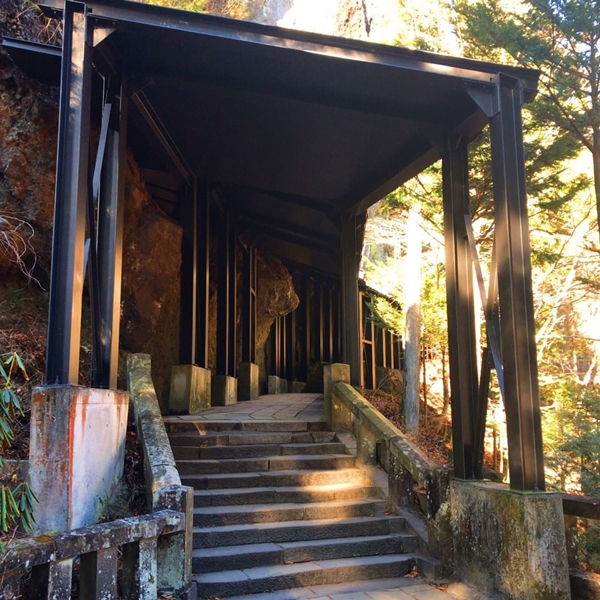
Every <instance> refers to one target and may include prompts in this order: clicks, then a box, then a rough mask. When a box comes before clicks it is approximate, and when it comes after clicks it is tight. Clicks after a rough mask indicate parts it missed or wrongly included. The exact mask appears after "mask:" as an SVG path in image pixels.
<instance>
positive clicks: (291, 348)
mask: <svg viewBox="0 0 600 600" xmlns="http://www.w3.org/2000/svg"><path fill="white" fill-rule="evenodd" d="M285 321H286V323H285V330H286V337H285V343H286V350H285V357H286V361H287V369H286V373H285V378H286V379H287V380H288V381H295V380H296V378H297V369H296V311H295V310H294V311H292V312H290V313H288V314H287V315H285Z"/></svg>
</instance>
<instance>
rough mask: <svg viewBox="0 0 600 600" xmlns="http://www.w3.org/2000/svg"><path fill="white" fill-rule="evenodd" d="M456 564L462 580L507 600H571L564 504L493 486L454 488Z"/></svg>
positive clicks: (544, 496) (456, 482) (456, 485)
mask: <svg viewBox="0 0 600 600" xmlns="http://www.w3.org/2000/svg"><path fill="white" fill-rule="evenodd" d="M450 489H451V491H450V506H451V517H450V519H451V526H452V531H453V538H454V560H455V564H456V569H457V571H458V573H459V575H460V576H461V579H463V580H464V581H466V582H467V583H470V584H472V585H474V586H475V587H477V588H479V589H480V590H482V591H483V592H485V593H487V594H490V595H498V596H500V597H501V598H506V599H507V600H508V599H510V600H512V599H514V600H545V599H547V598H552V600H568V599H570V598H571V593H570V589H569V566H568V561H567V550H566V542H565V529H564V520H563V510H562V501H561V498H560V497H559V496H558V495H556V494H545V493H519V492H515V491H512V490H510V489H509V487H508V486H506V485H502V484H497V483H488V482H467V481H459V480H454V481H452V482H451V488H450Z"/></svg>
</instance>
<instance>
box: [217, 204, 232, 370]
mask: <svg viewBox="0 0 600 600" xmlns="http://www.w3.org/2000/svg"><path fill="white" fill-rule="evenodd" d="M219 220H220V222H219V230H220V231H219V248H218V265H219V277H218V281H217V375H229V370H230V368H229V367H230V365H229V357H230V348H229V344H230V339H231V336H230V332H229V329H230V327H231V322H230V320H231V316H230V312H229V311H230V310H231V301H230V298H229V296H230V294H231V289H230V287H229V285H230V283H231V276H230V273H229V269H230V267H231V260H230V257H229V253H230V252H231V241H230V239H229V238H230V235H231V229H230V226H229V215H227V213H225V212H223V213H222V214H221V215H220V217H219Z"/></svg>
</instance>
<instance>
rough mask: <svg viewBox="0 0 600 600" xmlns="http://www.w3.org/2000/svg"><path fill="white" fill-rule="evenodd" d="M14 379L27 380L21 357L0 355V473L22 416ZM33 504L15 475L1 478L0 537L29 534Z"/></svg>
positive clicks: (25, 486)
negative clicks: (21, 531) (19, 530)
mask: <svg viewBox="0 0 600 600" xmlns="http://www.w3.org/2000/svg"><path fill="white" fill-rule="evenodd" d="M15 375H20V376H22V377H23V378H24V379H25V380H28V379H29V377H28V375H27V371H26V369H25V365H24V364H23V361H22V360H21V357H20V356H19V355H18V354H17V353H16V352H8V353H5V354H0V469H1V468H3V467H4V464H5V461H4V459H3V458H2V453H3V451H4V450H5V449H6V448H7V447H8V446H9V445H10V444H11V442H12V441H13V439H14V434H13V425H14V423H15V421H16V419H17V418H18V417H19V416H21V415H22V414H23V409H22V407H21V403H20V402H19V398H18V397H17V394H16V393H15V391H14V389H13V377H14V376H15ZM35 502H36V497H35V494H34V493H33V490H32V489H31V487H30V485H29V484H28V483H25V482H19V481H18V480H17V477H16V475H10V474H9V475H4V477H3V478H0V533H7V532H9V531H10V530H12V529H15V528H16V527H21V528H22V529H25V530H30V529H31V528H32V526H33V523H34V518H33V507H34V504H35Z"/></svg>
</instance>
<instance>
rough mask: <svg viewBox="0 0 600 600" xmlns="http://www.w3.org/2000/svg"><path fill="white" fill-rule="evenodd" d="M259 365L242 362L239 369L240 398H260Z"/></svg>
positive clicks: (242, 400) (241, 400)
mask: <svg viewBox="0 0 600 600" xmlns="http://www.w3.org/2000/svg"><path fill="white" fill-rule="evenodd" d="M258 378H259V373H258V365H255V364H254V363H251V362H242V363H240V366H239V369H238V400H239V401H240V402H244V401H247V400H256V399H257V398H258Z"/></svg>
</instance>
